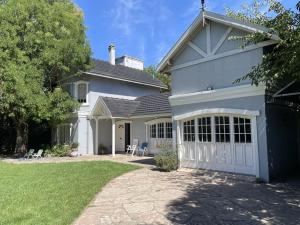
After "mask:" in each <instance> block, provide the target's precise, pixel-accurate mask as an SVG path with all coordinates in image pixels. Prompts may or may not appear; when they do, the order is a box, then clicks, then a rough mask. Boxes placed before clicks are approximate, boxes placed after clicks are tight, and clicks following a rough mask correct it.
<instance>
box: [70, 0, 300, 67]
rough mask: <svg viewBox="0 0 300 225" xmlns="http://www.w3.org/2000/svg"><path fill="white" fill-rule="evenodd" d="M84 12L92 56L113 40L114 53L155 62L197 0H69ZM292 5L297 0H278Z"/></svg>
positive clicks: (214, 7) (100, 55)
mask: <svg viewBox="0 0 300 225" xmlns="http://www.w3.org/2000/svg"><path fill="white" fill-rule="evenodd" d="M73 1H74V2H75V3H76V4H77V5H78V6H79V7H80V8H81V9H82V10H83V12H84V16H85V25H86V27H87V37H88V39H89V41H90V44H91V47H92V51H93V57H94V58H97V59H103V60H107V59H108V53H107V47H108V45H109V44H110V43H114V44H115V45H116V48H117V56H122V55H125V54H126V55H130V56H135V57H138V58H141V59H143V60H144V61H145V65H146V66H149V65H157V63H158V62H159V61H160V59H161V58H162V57H163V56H164V55H165V54H166V52H167V51H168V50H169V49H170V48H171V47H172V45H173V44H174V43H175V42H176V41H177V39H178V38H179V37H180V36H181V35H182V33H183V32H184V31H185V30H186V29H187V27H188V26H189V25H190V24H191V23H192V21H193V20H194V18H195V17H196V16H197V14H198V13H199V10H200V0H73ZM247 1H250V0H217V1H216V0H206V9H207V10H209V11H213V12H218V13H224V9H225V7H230V8H231V9H234V10H238V9H240V7H241V5H242V4H243V3H245V2H247ZM281 2H282V3H283V4H284V5H285V6H286V7H288V8H292V7H294V6H295V4H296V2H298V0H282V1H281Z"/></svg>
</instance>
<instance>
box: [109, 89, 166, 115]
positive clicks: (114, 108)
mask: <svg viewBox="0 0 300 225" xmlns="http://www.w3.org/2000/svg"><path fill="white" fill-rule="evenodd" d="M169 96H170V94H169V93H162V94H157V95H148V96H143V97H139V98H137V99H136V100H126V99H118V98H110V97H103V101H104V102H105V104H106V106H107V107H108V109H109V111H110V112H111V114H112V116H113V117H132V116H148V115H149V116H151V115H156V114H165V113H171V106H170V103H169Z"/></svg>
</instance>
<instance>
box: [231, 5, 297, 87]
mask: <svg viewBox="0 0 300 225" xmlns="http://www.w3.org/2000/svg"><path fill="white" fill-rule="evenodd" d="M228 15H229V16H233V17H235V18H238V19H242V20H244V21H248V22H251V23H256V24H259V25H262V26H265V27H267V28H269V29H270V31H271V32H273V33H276V34H277V35H278V36H279V37H280V40H279V41H278V44H276V45H274V46H273V48H272V49H269V53H268V54H266V55H265V56H264V58H263V62H262V64H261V65H259V66H257V67H255V68H253V70H252V71H251V72H250V73H249V74H247V75H246V76H245V77H243V78H241V79H239V80H237V81H240V80H242V79H251V80H252V82H253V83H254V84H259V83H261V82H263V83H265V84H266V85H267V88H269V90H271V91H276V90H278V88H280V87H283V86H284V85H286V84H288V83H289V82H291V81H300V1H299V2H298V3H297V5H296V6H295V9H286V8H284V6H283V5H282V4H281V3H280V2H279V1H276V0H263V1H258V0H254V1H253V2H252V4H250V5H245V7H244V8H243V10H241V11H239V12H234V11H232V10H228ZM268 38H269V36H268V34H258V33H256V34H252V35H249V36H248V37H246V40H247V41H252V42H260V41H262V40H265V39H268Z"/></svg>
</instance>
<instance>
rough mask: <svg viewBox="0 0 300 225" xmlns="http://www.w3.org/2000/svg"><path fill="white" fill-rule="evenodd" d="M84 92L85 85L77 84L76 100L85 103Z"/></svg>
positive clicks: (85, 89)
mask: <svg viewBox="0 0 300 225" xmlns="http://www.w3.org/2000/svg"><path fill="white" fill-rule="evenodd" d="M86 94H87V85H86V84H79V85H78V102H80V103H86Z"/></svg>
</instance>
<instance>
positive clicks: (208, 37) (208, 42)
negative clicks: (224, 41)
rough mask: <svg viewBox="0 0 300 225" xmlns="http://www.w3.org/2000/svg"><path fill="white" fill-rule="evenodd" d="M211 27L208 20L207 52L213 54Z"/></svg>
mask: <svg viewBox="0 0 300 225" xmlns="http://www.w3.org/2000/svg"><path fill="white" fill-rule="evenodd" d="M210 32H211V27H210V21H208V23H207V26H206V47H207V54H208V55H211V37H210Z"/></svg>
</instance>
